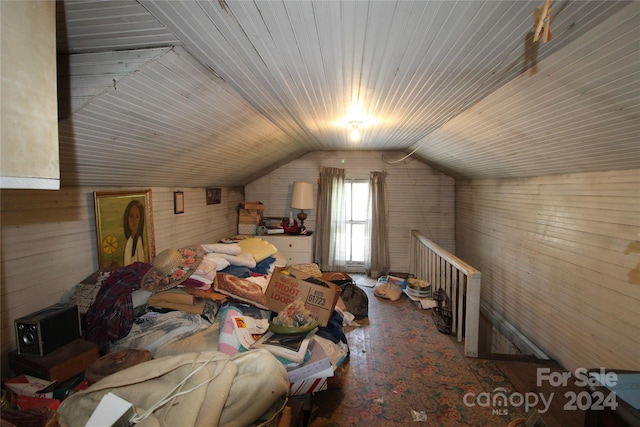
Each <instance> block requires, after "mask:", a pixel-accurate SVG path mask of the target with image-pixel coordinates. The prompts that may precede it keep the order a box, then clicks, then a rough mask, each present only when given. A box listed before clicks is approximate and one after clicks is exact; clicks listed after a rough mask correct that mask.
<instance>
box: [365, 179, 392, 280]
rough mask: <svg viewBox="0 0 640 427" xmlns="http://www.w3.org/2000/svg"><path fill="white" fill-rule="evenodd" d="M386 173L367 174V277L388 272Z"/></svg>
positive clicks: (378, 275)
mask: <svg viewBox="0 0 640 427" xmlns="http://www.w3.org/2000/svg"><path fill="white" fill-rule="evenodd" d="M386 178H387V173H386V172H371V174H370V176H369V203H368V209H367V230H366V235H367V236H368V239H367V240H366V241H365V258H364V259H365V269H366V272H367V275H369V277H380V276H382V275H384V274H387V273H388V272H389V268H390V264H391V263H390V261H389V199H388V197H387V181H386Z"/></svg>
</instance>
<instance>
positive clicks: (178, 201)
mask: <svg viewBox="0 0 640 427" xmlns="http://www.w3.org/2000/svg"><path fill="white" fill-rule="evenodd" d="M173 213H174V214H181V213H184V192H182V191H174V192H173Z"/></svg>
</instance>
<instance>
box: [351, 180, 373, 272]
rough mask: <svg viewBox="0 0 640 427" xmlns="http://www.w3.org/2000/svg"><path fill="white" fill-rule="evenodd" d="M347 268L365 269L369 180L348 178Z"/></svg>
mask: <svg viewBox="0 0 640 427" xmlns="http://www.w3.org/2000/svg"><path fill="white" fill-rule="evenodd" d="M345 198H346V234H347V242H346V243H347V270H348V271H364V265H365V263H364V261H365V260H364V254H365V232H366V228H367V227H366V224H367V206H368V203H369V181H366V180H349V179H348V180H346V181H345Z"/></svg>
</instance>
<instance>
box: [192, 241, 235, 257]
mask: <svg viewBox="0 0 640 427" xmlns="http://www.w3.org/2000/svg"><path fill="white" fill-rule="evenodd" d="M200 246H202V249H203V250H204V253H205V254H210V253H213V252H215V253H218V254H229V255H239V254H240V252H241V249H240V246H238V245H236V244H227V243H209V244H206V245H200Z"/></svg>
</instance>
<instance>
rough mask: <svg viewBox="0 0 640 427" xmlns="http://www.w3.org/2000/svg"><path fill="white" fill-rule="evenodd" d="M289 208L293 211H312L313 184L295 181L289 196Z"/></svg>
mask: <svg viewBox="0 0 640 427" xmlns="http://www.w3.org/2000/svg"><path fill="white" fill-rule="evenodd" d="M291 207H292V208H294V209H313V184H312V183H310V182H300V181H295V182H294V183H293V193H292V194H291Z"/></svg>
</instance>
